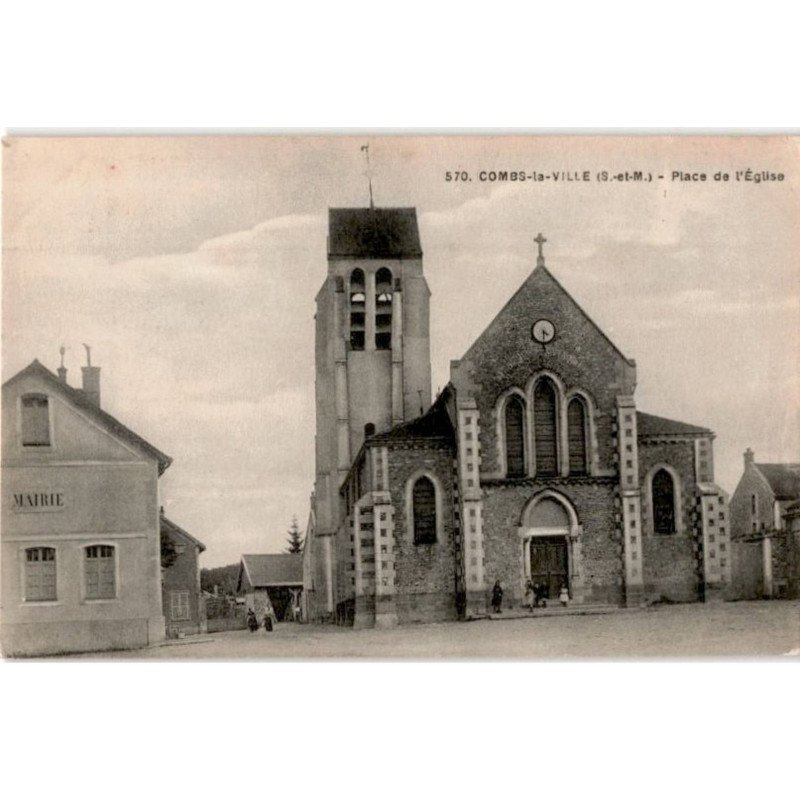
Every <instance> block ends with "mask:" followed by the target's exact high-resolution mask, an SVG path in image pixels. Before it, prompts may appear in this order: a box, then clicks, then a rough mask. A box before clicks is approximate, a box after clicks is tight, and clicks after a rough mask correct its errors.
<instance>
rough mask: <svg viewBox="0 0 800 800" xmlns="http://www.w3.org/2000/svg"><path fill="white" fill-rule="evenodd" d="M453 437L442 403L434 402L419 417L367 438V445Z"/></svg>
mask: <svg viewBox="0 0 800 800" xmlns="http://www.w3.org/2000/svg"><path fill="white" fill-rule="evenodd" d="M452 437H453V425H452V423H451V422H450V415H449V414H448V413H447V409H446V408H445V406H444V403H443V402H439V400H437V402H435V403H434V404H433V405H432V406H431V407H430V408H429V409H428V410H427V411H426V412H425V413H424V414H423V415H422V416H421V417H417V418H416V419H412V420H410V421H409V422H401V423H400V424H399V425H395V426H394V427H393V428H390V429H389V430H388V431H384V432H383V433H378V434H375V435H374V436H370V437H368V438H367V443H368V444H373V443H375V444H382V443H387V444H391V443H392V442H393V441H399V440H405V439H442V438H452Z"/></svg>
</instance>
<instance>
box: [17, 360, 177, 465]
mask: <svg viewBox="0 0 800 800" xmlns="http://www.w3.org/2000/svg"><path fill="white" fill-rule="evenodd" d="M28 375H34V376H36V377H38V378H42V379H43V380H44V381H45V382H46V383H48V384H49V385H50V386H51V388H52V389H53V391H56V392H59V393H60V394H62V395H64V396H65V397H66V398H67V399H68V400H69V401H70V402H72V403H73V404H74V405H75V406H77V407H78V408H80V410H81V411H83V412H84V413H85V414H86V415H87V416H89V417H91V418H92V419H94V421H95V422H97V423H98V424H99V425H101V426H102V427H104V428H105V429H106V430H107V431H109V433H112V434H113V435H114V436H117V437H119V438H120V439H122V440H123V441H126V442H128V444H132V445H133V446H134V447H136V448H137V449H139V450H141V451H143V452H144V453H145V454H146V455H148V456H151V457H152V458H155V459H156V460H157V461H158V474H159V475H161V474H162V473H163V472H164V470H165V469H167V467H169V465H170V464H171V463H172V459H171V458H170V457H169V456H168V455H166V454H165V453H162V452H161V451H160V450H159V449H158V448H156V447H153V445H151V444H150V442H148V441H147V440H145V439H143V438H142V437H141V436H139V435H138V434H136V433H134V432H133V431H132V430H131V429H130V428H128V427H126V426H125V425H123V424H122V423H121V422H120V421H119V420H118V419H116V418H115V417H112V416H111V414H109V413H108V412H106V411H103V409H102V408H100V407H99V406H96V405H95V404H94V403H93V402H92V401H91V400H89V399H88V398H87V397H86V395H85V394H84V392H83V390H81V389H76V388H75V387H73V386H70V385H69V384H67V383H64V382H63V381H62V380H61V379H60V378H59V377H58V376H57V375H56V374H55V373H53V372H50V370H49V369H47V367H45V366H44V365H43V364H41V363H40V362H39V361H38V360H36V359H34V360H33V361H31V363H30V364H28V366H27V367H25V369H23V370H20V371H19V372H18V373H17V374H16V375H14V376H13V377H12V378H9V379H8V380H7V381H6V382H5V383H4V384H3V387H6V386H8V385H9V384H11V383H13V382H14V381H16V380H18V379H19V378H23V377H25V376H28Z"/></svg>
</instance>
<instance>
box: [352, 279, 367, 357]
mask: <svg viewBox="0 0 800 800" xmlns="http://www.w3.org/2000/svg"><path fill="white" fill-rule="evenodd" d="M366 310H367V296H366V294H365V286H364V271H363V270H361V269H354V270H353V271H352V272H351V273H350V349H351V350H363V349H364V337H365V327H364V321H365V315H366Z"/></svg>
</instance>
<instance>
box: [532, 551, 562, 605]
mask: <svg viewBox="0 0 800 800" xmlns="http://www.w3.org/2000/svg"><path fill="white" fill-rule="evenodd" d="M531 582H532V583H538V584H539V585H541V586H543V587H544V594H545V596H546V597H549V598H551V599H552V600H556V599H558V594H559V592H560V591H561V587H562V586H566V587H567V589H569V568H568V560H567V540H566V538H565V537H563V536H547V537H534V538H533V539H531Z"/></svg>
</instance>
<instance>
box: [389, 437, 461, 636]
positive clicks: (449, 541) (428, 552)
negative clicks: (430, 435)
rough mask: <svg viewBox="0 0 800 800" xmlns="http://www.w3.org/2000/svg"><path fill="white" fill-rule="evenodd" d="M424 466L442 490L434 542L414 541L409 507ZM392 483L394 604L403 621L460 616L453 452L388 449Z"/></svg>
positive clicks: (424, 447)
mask: <svg viewBox="0 0 800 800" xmlns="http://www.w3.org/2000/svg"><path fill="white" fill-rule="evenodd" d="M420 470H425V471H427V472H429V473H430V474H431V475H433V476H435V478H436V481H437V482H438V486H437V489H438V490H441V512H442V519H441V522H442V525H441V528H440V529H439V530H437V541H436V543H435V544H420V545H415V544H414V539H413V533H412V531H411V530H410V521H409V518H408V513H407V509H406V488H407V484H408V482H409V479H410V478H412V476H414V475H415V473H418V472H419V471H420ZM389 486H390V487H391V498H392V505H393V506H394V535H395V576H396V581H395V605H396V609H397V619H398V622H399V623H401V624H402V623H406V622H423V621H425V622H429V621H436V620H444V619H455V618H456V602H455V573H456V570H455V542H454V530H453V450H452V447H450V446H445V445H443V444H440V445H431V446H428V445H423V444H420V443H414V444H411V443H406V444H403V445H393V446H390V448H389Z"/></svg>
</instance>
